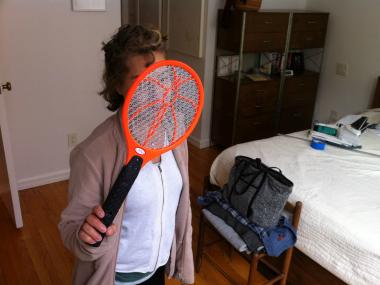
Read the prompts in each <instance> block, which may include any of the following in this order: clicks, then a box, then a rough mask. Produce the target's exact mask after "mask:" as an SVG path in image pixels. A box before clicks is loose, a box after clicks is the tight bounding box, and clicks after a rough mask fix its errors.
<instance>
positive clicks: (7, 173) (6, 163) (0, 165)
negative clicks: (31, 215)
mask: <svg viewBox="0 0 380 285" xmlns="http://www.w3.org/2000/svg"><path fill="white" fill-rule="evenodd" d="M0 35H1V34H0ZM0 84H1V85H0V91H1V94H0V199H1V200H0V203H3V204H4V205H5V207H6V208H7V210H8V211H9V213H10V216H12V217H13V219H14V222H15V225H16V227H17V228H21V227H22V225H23V223H22V216H21V207H20V199H19V195H18V190H17V185H16V179H15V173H14V167H13V159H12V149H11V144H10V138H9V130H8V124H7V112H6V108H5V100H4V99H5V98H4V97H5V96H11V95H10V92H11V91H9V90H7V89H6V88H3V85H6V84H5V82H4V78H3V77H2V70H1V65H0ZM4 87H6V86H4Z"/></svg>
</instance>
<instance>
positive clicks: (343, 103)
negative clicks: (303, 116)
mask: <svg viewBox="0 0 380 285" xmlns="http://www.w3.org/2000/svg"><path fill="white" fill-rule="evenodd" d="M307 8H308V9H312V10H320V11H325V12H329V13H330V19H329V25H328V32H327V38H326V49H325V56H324V63H323V69H322V73H321V80H320V85H319V93H318V97H317V105H316V112H315V115H316V119H318V120H321V121H324V120H327V119H328V118H329V116H330V112H331V111H332V110H335V111H337V113H338V116H342V115H345V114H350V113H356V112H359V111H362V110H364V109H366V108H367V107H368V105H369V103H370V100H371V99H372V96H373V93H374V88H375V85H376V81H377V77H378V76H380V17H379V11H380V1H376V0H361V1H357V0H334V1H331V0H308V2H307ZM336 63H347V64H348V66H349V67H348V76H347V77H342V76H338V75H336V74H335V71H336Z"/></svg>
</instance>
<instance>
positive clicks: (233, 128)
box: [211, 11, 328, 148]
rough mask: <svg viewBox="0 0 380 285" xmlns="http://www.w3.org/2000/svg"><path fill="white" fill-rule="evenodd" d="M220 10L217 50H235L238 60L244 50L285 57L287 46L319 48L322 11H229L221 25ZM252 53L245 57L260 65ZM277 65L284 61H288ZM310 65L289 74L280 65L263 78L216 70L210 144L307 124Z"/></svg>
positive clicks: (311, 99) (314, 80) (314, 78)
mask: <svg viewBox="0 0 380 285" xmlns="http://www.w3.org/2000/svg"><path fill="white" fill-rule="evenodd" d="M221 15H222V11H219V20H218V25H219V26H218V37H217V49H218V51H220V52H219V54H221V53H223V52H225V53H226V51H227V53H226V54H228V52H232V53H235V55H236V54H239V61H240V60H242V59H244V58H246V57H247V58H248V53H263V52H265V53H271V52H278V53H281V54H283V55H284V58H285V59H287V58H288V55H289V52H290V50H291V49H292V50H297V51H299V50H303V49H314V48H315V49H319V48H322V49H323V45H324V41H325V35H326V29H327V20H328V14H327V13H320V12H310V11H307V12H301V11H296V12H289V11H276V12H274V11H270V12H264V11H261V12H251V11H250V12H247V11H234V12H232V14H231V18H230V20H231V21H230V25H229V26H228V28H222V27H221ZM242 36H243V38H242ZM217 54H218V53H217ZM257 58H258V59H256V60H254V61H252V60H248V61H247V62H248V63H250V62H254V63H256V64H257V63H258V64H260V65H261V64H263V62H262V61H261V57H257ZM247 62H245V65H243V62H239V65H242V66H246V65H247ZM289 62H290V61H289ZM282 66H288V65H287V62H285V64H283V65H282ZM290 66H292V65H290ZM251 67H252V69H254V67H255V66H251ZM319 67H320V65H319ZM256 68H257V66H256ZM310 68H311V69H310ZM310 68H309V67H308V66H305V71H304V72H302V73H299V74H295V75H293V76H289V77H288V76H285V70H284V67H282V70H281V73H280V74H279V75H274V76H271V77H270V80H266V81H253V80H251V79H249V78H247V77H245V76H244V73H243V72H242V71H240V72H241V73H240V74H239V73H238V72H237V73H235V74H234V75H231V76H216V75H215V81H214V97H213V112H212V128H211V139H212V142H213V144H214V145H218V146H221V147H223V148H224V147H228V146H231V145H233V144H237V143H242V142H246V141H250V140H256V139H263V138H266V137H270V136H273V135H275V134H277V133H289V132H295V131H299V130H302V129H307V128H308V127H310V126H311V122H312V116H313V113H314V105H315V100H316V95H317V88H318V81H319V71H318V70H317V69H318V68H314V66H313V67H310ZM313 69H316V71H313ZM238 78H240V81H238Z"/></svg>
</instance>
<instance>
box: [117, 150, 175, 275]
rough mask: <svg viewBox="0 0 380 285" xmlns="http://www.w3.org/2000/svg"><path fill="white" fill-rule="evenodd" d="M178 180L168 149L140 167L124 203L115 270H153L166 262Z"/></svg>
mask: <svg viewBox="0 0 380 285" xmlns="http://www.w3.org/2000/svg"><path fill="white" fill-rule="evenodd" d="M182 184H183V182H182V176H181V173H180V171H179V169H178V166H177V163H176V161H175V158H174V155H173V153H172V151H169V152H166V153H164V154H163V155H161V162H160V163H158V164H153V163H151V162H148V163H147V164H146V165H145V166H144V167H143V168H142V169H141V171H140V173H139V175H138V176H137V178H136V180H135V182H134V184H133V186H132V188H131V190H130V192H129V193H128V196H127V199H126V202H125V206H124V217H123V221H122V225H121V233H120V243H119V250H118V256H117V262H116V272H126V273H128V272H141V273H146V272H154V271H155V270H156V269H157V268H158V267H160V266H162V265H165V264H166V263H167V261H168V259H169V255H170V249H171V245H172V242H173V237H174V228H175V215H176V211H177V207H178V202H179V197H180V195H181V191H182Z"/></svg>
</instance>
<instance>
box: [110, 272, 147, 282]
mask: <svg viewBox="0 0 380 285" xmlns="http://www.w3.org/2000/svg"><path fill="white" fill-rule="evenodd" d="M150 274H152V272H147V273H141V272H128V273H125V272H116V275H115V280H116V281H119V282H136V281H138V280H141V279H143V278H144V277H146V276H148V275H150Z"/></svg>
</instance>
